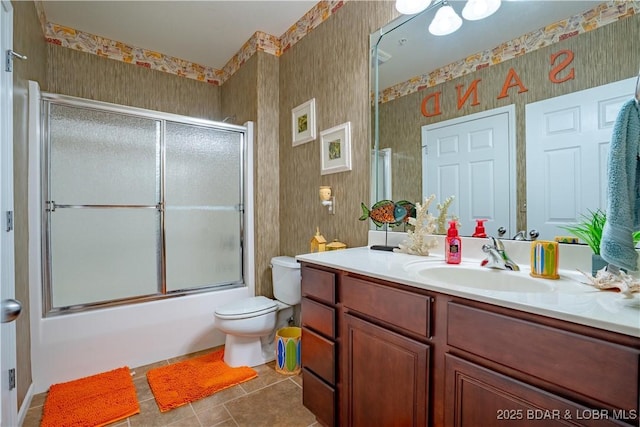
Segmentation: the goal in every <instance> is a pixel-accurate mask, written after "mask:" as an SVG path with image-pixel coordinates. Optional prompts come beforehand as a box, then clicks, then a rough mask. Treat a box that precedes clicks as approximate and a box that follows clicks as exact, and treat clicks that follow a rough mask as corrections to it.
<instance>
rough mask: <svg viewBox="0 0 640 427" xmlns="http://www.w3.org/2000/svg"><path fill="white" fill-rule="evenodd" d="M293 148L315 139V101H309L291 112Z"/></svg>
mask: <svg viewBox="0 0 640 427" xmlns="http://www.w3.org/2000/svg"><path fill="white" fill-rule="evenodd" d="M291 131H292V133H293V134H292V138H291V139H292V141H293V146H294V147H295V146H296V145H300V144H304V143H305V142H309V141H313V140H314V139H316V99H315V98H313V99H310V100H309V101H307V102H305V103H304V104H300V105H298V106H297V107H296V108H294V109H293V110H291Z"/></svg>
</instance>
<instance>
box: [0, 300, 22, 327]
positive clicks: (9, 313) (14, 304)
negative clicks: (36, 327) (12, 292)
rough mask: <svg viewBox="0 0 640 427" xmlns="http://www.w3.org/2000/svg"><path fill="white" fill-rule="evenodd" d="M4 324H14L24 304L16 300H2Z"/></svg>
mask: <svg viewBox="0 0 640 427" xmlns="http://www.w3.org/2000/svg"><path fill="white" fill-rule="evenodd" d="M1 305H2V323H9V322H13V321H14V320H16V319H17V318H18V316H20V312H21V311H22V304H20V301H18V300H15V299H5V300H2V303H1Z"/></svg>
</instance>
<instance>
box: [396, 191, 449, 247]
mask: <svg viewBox="0 0 640 427" xmlns="http://www.w3.org/2000/svg"><path fill="white" fill-rule="evenodd" d="M435 198H436V196H435V195H434V194H432V195H431V196H429V197H427V198H426V199H425V200H424V204H420V203H416V216H415V218H409V224H410V225H412V226H413V227H414V229H413V230H408V231H407V239H406V240H405V241H404V242H402V243H400V244H399V245H398V249H394V250H393V251H394V252H401V253H405V254H410V255H422V256H427V255H429V249H432V248H435V247H436V246H438V241H437V240H436V239H435V238H434V237H432V236H431V235H432V234H433V233H434V232H435V230H436V218H435V217H434V216H433V215H431V214H430V213H429V205H430V204H431V202H432V201H433V200H434V199H435ZM438 206H440V205H438Z"/></svg>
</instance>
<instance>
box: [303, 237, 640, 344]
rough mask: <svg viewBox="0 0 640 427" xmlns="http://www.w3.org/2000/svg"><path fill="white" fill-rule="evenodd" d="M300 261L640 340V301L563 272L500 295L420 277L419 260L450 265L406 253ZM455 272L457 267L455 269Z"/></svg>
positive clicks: (355, 253)
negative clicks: (415, 267)
mask: <svg viewBox="0 0 640 427" xmlns="http://www.w3.org/2000/svg"><path fill="white" fill-rule="evenodd" d="M296 259H297V260H299V261H304V262H309V263H313V264H318V265H322V266H326V267H331V268H335V269H340V270H345V271H349V272H352V273H358V274H362V275H366V276H370V277H374V278H378V279H384V280H388V281H392V282H397V283H401V284H404V285H408V286H412V287H415V288H420V289H426V290H430V291H435V292H440V293H443V294H448V295H454V296H459V297H462V298H467V299H472V300H476V301H481V302H486V303H490V304H494V305H497V306H502V307H508V308H513V309H516V310H520V311H525V312H529V313H534V314H539V315H543V316H547V317H552V318H556V319H561V320H566V321H569V322H574V323H578V324H582V325H587V326H592V327H595V328H600V329H604V330H608V331H613V332H619V333H622V334H626V335H631V336H634V337H640V295H639V294H637V293H636V294H634V297H633V298H625V297H624V295H622V294H620V293H617V292H611V291H601V290H598V289H595V288H594V287H592V286H589V285H586V284H583V283H580V282H579V280H582V279H581V275H580V274H579V273H578V272H577V271H575V270H573V271H570V270H562V269H561V270H560V271H559V273H560V279H559V280H547V279H535V280H539V281H540V286H541V287H543V288H544V287H550V288H551V290H549V291H546V292H531V291H528V292H523V291H522V290H520V291H519V290H518V289H517V288H516V287H515V286H514V288H513V290H512V291H511V290H508V291H495V290H493V291H492V290H485V289H476V288H471V287H463V286H458V285H445V284H439V283H437V281H434V280H429V277H428V274H426V273H424V272H423V273H422V274H417V273H416V272H415V271H413V269H412V268H410V267H409V265H411V263H414V264H415V262H416V261H420V260H431V261H432V262H433V263H441V264H442V265H447V264H446V263H445V262H444V259H443V257H442V256H441V255H437V254H436V255H431V256H429V257H421V256H416V255H407V254H402V253H394V252H386V251H377V250H371V249H369V248H368V247H362V248H352V249H344V250H337V251H328V252H318V253H310V254H305V255H298V256H296ZM463 263H464V264H467V265H469V266H472V265H473V266H474V267H475V266H478V265H479V263H480V259H477V258H465V257H464V256H463ZM520 267H521V269H522V271H520V272H518V273H515V272H503V271H496V274H524V275H526V276H528V277H530V276H529V268H528V267H529V266H528V265H525V264H524V263H520ZM451 268H455V266H451Z"/></svg>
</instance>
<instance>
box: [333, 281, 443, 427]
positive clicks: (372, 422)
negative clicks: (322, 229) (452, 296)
mask: <svg viewBox="0 0 640 427" xmlns="http://www.w3.org/2000/svg"><path fill="white" fill-rule="evenodd" d="M342 284H343V286H342V287H341V288H340V301H341V303H342V306H343V311H344V315H343V319H344V321H343V323H342V330H341V340H342V343H343V344H342V361H343V363H342V380H343V387H342V390H343V394H342V402H343V404H342V407H343V414H342V419H343V425H347V426H394V425H396V426H407V427H408V426H424V425H427V423H428V419H429V407H430V404H429V399H428V398H429V387H430V382H429V372H430V366H429V361H430V356H431V354H430V347H429V345H428V344H427V342H428V338H429V335H430V334H429V332H430V311H431V298H430V297H428V296H425V295H419V294H416V293H411V292H406V291H404V290H400V289H396V288H392V287H389V286H385V285H381V284H378V283H373V282H370V281H367V280H364V279H362V278H355V277H352V276H348V275H347V276H344V277H343V278H342Z"/></svg>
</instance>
